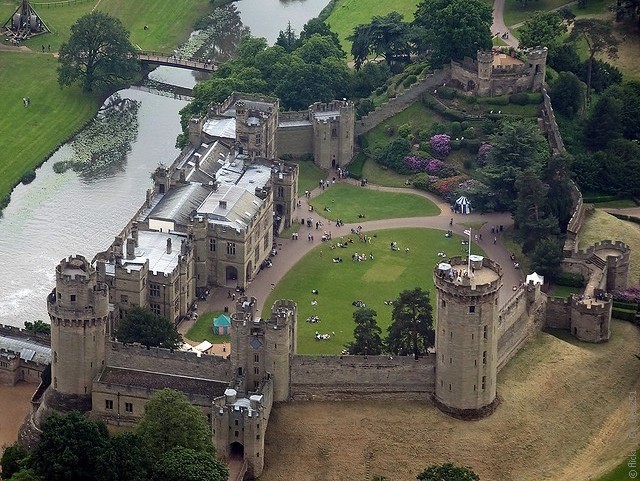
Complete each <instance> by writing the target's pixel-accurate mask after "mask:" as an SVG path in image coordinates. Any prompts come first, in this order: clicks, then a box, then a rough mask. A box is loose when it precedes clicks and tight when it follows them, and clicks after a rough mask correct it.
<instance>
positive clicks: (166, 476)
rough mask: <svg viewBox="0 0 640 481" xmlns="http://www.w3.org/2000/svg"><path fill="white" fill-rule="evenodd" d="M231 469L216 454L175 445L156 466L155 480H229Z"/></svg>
mask: <svg viewBox="0 0 640 481" xmlns="http://www.w3.org/2000/svg"><path fill="white" fill-rule="evenodd" d="M228 477H229V470H228V468H227V466H226V465H225V464H224V463H223V462H221V461H219V460H218V459H217V458H216V456H215V454H213V453H211V452H206V451H197V450H195V449H189V448H183V447H181V446H178V447H175V448H173V449H171V450H170V451H168V452H167V453H165V455H164V456H163V457H162V459H161V460H160V461H159V462H158V463H157V464H156V466H155V468H154V476H153V478H152V479H153V480H154V481H227V479H228Z"/></svg>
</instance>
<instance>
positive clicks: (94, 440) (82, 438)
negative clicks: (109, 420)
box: [33, 411, 109, 481]
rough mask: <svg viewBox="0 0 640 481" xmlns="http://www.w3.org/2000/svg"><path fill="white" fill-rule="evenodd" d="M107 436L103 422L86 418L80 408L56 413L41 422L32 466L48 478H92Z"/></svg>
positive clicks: (88, 480) (60, 480) (50, 480)
mask: <svg viewBox="0 0 640 481" xmlns="http://www.w3.org/2000/svg"><path fill="white" fill-rule="evenodd" d="M108 438H109V433H108V432H107V427H106V426H105V424H104V423H103V422H99V421H92V420H90V419H87V418H85V417H84V416H83V415H82V414H80V413H79V412H78V411H73V412H71V413H69V414H66V415H61V414H57V413H53V414H52V415H51V416H49V417H48V418H47V419H46V420H45V421H44V422H43V423H42V434H41V436H40V442H39V443H38V445H37V446H36V448H35V450H34V452H33V465H34V466H33V467H34V468H35V471H36V472H37V474H39V475H41V476H42V477H43V478H44V479H46V480H47V481H69V480H74V481H84V480H86V481H93V480H94V479H95V477H96V472H98V468H99V457H100V455H101V453H102V450H103V449H104V448H105V447H106V446H107V444H108Z"/></svg>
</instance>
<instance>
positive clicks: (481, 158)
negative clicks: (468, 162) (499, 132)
mask: <svg viewBox="0 0 640 481" xmlns="http://www.w3.org/2000/svg"><path fill="white" fill-rule="evenodd" d="M491 148H492V147H491V144H485V143H483V144H482V145H481V146H480V148H479V149H478V165H480V166H482V165H486V163H487V161H488V160H489V153H490V152H491Z"/></svg>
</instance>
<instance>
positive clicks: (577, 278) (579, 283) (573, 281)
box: [556, 272, 584, 287]
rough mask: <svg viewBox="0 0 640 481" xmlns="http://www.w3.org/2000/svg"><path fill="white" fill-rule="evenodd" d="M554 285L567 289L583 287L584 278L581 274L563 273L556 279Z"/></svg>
mask: <svg viewBox="0 0 640 481" xmlns="http://www.w3.org/2000/svg"><path fill="white" fill-rule="evenodd" d="M556 284H558V285H560V286H568V287H584V277H583V276H582V275H581V274H571V273H569V272H563V273H561V274H559V275H558V276H557V277H556Z"/></svg>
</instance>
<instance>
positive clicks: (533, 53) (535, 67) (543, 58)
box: [526, 47, 548, 92]
mask: <svg viewBox="0 0 640 481" xmlns="http://www.w3.org/2000/svg"><path fill="white" fill-rule="evenodd" d="M547 52H548V50H547V47H542V48H540V47H538V48H532V49H529V50H527V52H526V54H527V60H528V62H529V67H530V68H531V87H530V88H531V90H532V91H533V92H537V91H539V90H540V87H542V84H543V83H544V77H545V75H546V72H547Z"/></svg>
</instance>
